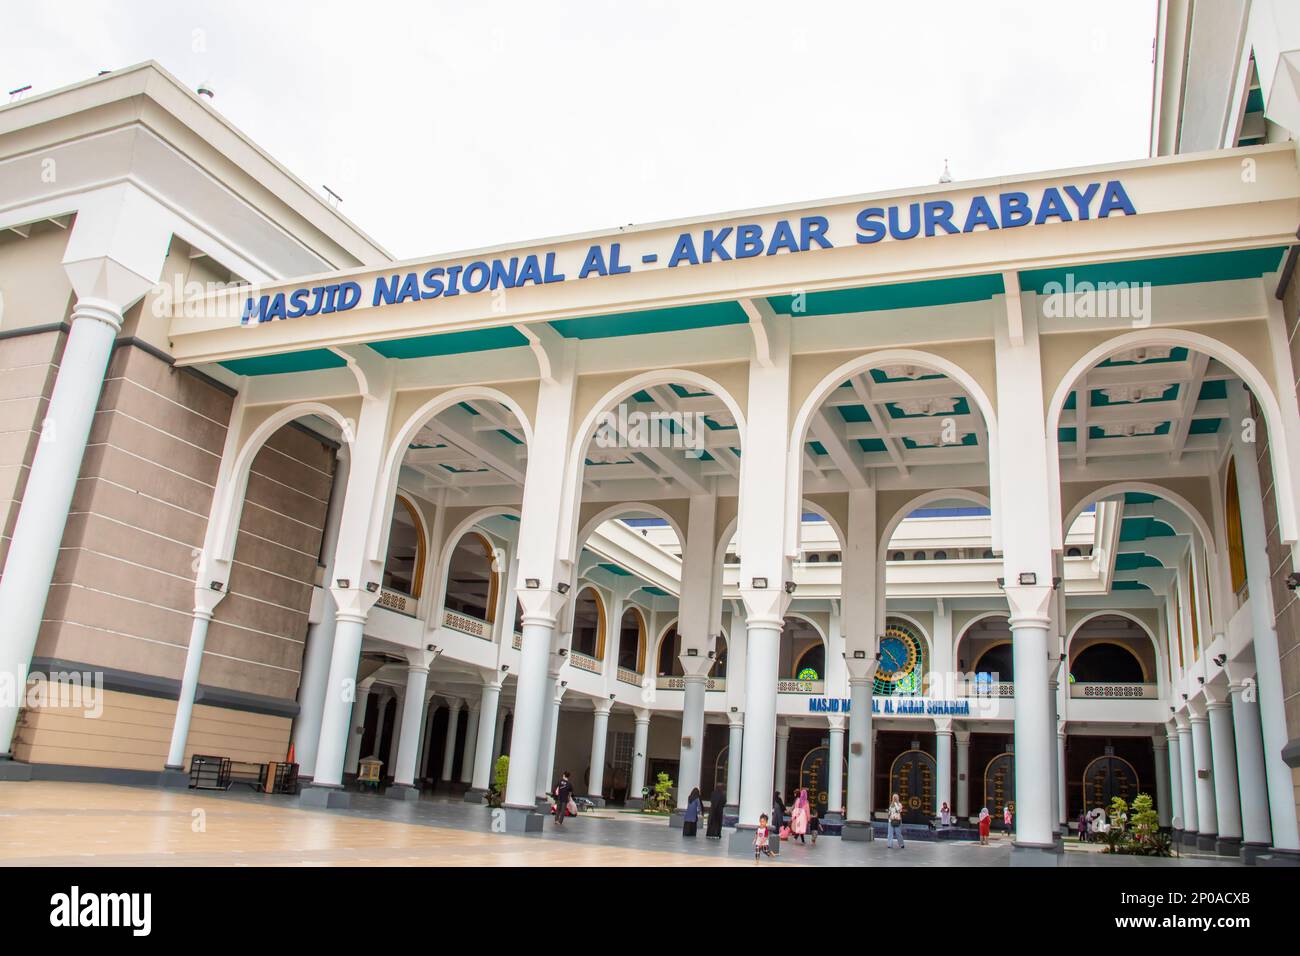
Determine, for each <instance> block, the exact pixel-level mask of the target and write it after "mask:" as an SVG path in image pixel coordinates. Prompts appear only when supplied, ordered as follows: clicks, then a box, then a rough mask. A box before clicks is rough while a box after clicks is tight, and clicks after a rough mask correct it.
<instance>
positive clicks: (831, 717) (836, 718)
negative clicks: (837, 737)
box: [826, 714, 845, 734]
mask: <svg viewBox="0 0 1300 956" xmlns="http://www.w3.org/2000/svg"><path fill="white" fill-rule="evenodd" d="M844 725H845V718H844V715H843V714H827V715H826V729H827V731H829V732H830V733H832V734H842V733H844Z"/></svg>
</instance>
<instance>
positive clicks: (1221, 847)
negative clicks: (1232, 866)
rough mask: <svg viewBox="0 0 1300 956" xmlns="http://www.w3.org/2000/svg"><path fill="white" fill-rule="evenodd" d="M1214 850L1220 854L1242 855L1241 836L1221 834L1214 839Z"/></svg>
mask: <svg viewBox="0 0 1300 956" xmlns="http://www.w3.org/2000/svg"><path fill="white" fill-rule="evenodd" d="M1214 852H1215V853H1217V854H1218V855H1219V856H1235V857H1240V856H1241V837H1225V836H1221V837H1219V839H1217V840H1215V841H1214Z"/></svg>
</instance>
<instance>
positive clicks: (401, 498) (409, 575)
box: [383, 495, 425, 598]
mask: <svg viewBox="0 0 1300 956" xmlns="http://www.w3.org/2000/svg"><path fill="white" fill-rule="evenodd" d="M424 548H425V543H424V524H423V522H421V521H420V513H419V512H418V511H416V510H415V506H414V505H413V504H411V502H410V501H409V500H408V499H407V498H406V496H405V495H398V496H397V499H396V501H395V502H394V503H393V520H392V524H391V526H390V528H389V532H388V554H387V556H386V557H385V559H384V584H383V587H384V590H386V591H396V592H397V593H399V594H409V595H410V596H411V597H413V598H418V597H419V596H420V590H421V588H423V586H424Z"/></svg>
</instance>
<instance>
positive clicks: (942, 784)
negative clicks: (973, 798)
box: [934, 720, 952, 815]
mask: <svg viewBox="0 0 1300 956" xmlns="http://www.w3.org/2000/svg"><path fill="white" fill-rule="evenodd" d="M934 723H935V728H934V768H935V769H934V812H935V814H936V815H938V813H939V808H940V807H942V806H943V805H944V804H945V803H946V804H948V808H949V809H952V721H951V720H936V721H935V722H934Z"/></svg>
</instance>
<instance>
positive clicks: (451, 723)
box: [438, 697, 460, 786]
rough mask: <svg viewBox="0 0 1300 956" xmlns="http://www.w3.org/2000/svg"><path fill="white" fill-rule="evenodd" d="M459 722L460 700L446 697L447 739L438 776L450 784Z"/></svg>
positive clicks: (454, 761)
mask: <svg viewBox="0 0 1300 956" xmlns="http://www.w3.org/2000/svg"><path fill="white" fill-rule="evenodd" d="M459 724H460V700H459V699H457V698H455V697H448V698H447V740H446V743H445V744H444V746H443V752H442V775H441V776H440V777H439V778H438V779H439V780H441V781H442V782H443V783H445V784H447V785H449V786H450V784H451V770H452V767H453V766H454V765H455V763H456V731H457V730H458V729H459Z"/></svg>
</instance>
